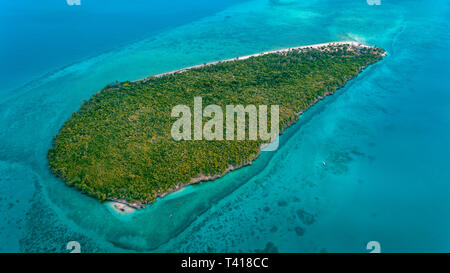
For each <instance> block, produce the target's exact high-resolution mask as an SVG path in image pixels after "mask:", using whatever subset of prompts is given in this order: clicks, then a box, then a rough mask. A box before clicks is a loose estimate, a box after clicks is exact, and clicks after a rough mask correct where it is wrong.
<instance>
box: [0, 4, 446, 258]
mask: <svg viewBox="0 0 450 273" xmlns="http://www.w3.org/2000/svg"><path fill="white" fill-rule="evenodd" d="M86 1H87V0H86ZM86 1H85V2H86ZM449 10H450V9H449V4H448V2H447V1H383V0H382V4H381V5H380V6H369V5H367V3H366V1H363V0H362V1H355V0H352V1H308V2H307V3H305V1H268V0H254V1H247V2H243V3H239V4H235V5H231V6H226V7H223V8H220V9H216V10H214V12H211V13H210V14H209V15H205V16H202V17H201V18H199V19H196V20H193V21H189V22H186V23H182V24H180V25H177V26H173V27H171V28H168V29H165V30H161V31H160V32H158V33H154V34H152V33H150V34H148V35H147V37H146V38H145V39H140V40H138V41H137V42H133V43H131V44H127V45H126V46H123V47H119V48H118V49H115V50H112V51H108V52H107V53H103V54H100V55H96V56H95V57H91V58H86V59H85V60H84V61H81V62H78V63H75V64H73V65H69V66H65V67H64V68H63V69H60V70H58V71H56V72H55V73H50V74H47V75H46V76H44V77H41V78H39V79H37V80H34V81H32V82H31V83H30V84H27V85H25V86H24V87H22V88H19V89H15V90H14V91H4V92H3V93H2V96H1V97H0V128H1V130H0V186H1V189H2V190H1V191H0V198H1V199H0V201H1V202H0V207H1V211H2V213H1V214H0V242H1V244H0V251H60V252H67V250H66V244H67V242H69V241H79V242H80V244H81V250H82V251H106V252H116V251H155V252H166V251H167V252H186V251H193V252H197V251H214V252H239V251H245V252H247V251H249V252H254V251H260V250H265V251H268V250H277V251H279V252H322V251H327V252H340V251H346V252H347V251H349V252H367V250H366V244H367V242H369V241H379V242H380V244H381V250H382V251H385V252H400V251H406V252H433V251H445V252H448V251H450V217H449V215H450V202H449V201H448V199H449V197H450V183H449V182H450V169H449V168H448V163H449V162H450V111H449V109H450V89H449V86H450V78H449V77H448V67H449V65H450V57H449V56H450V55H449V53H448V52H449V50H450V37H449V35H448V33H450V26H449V20H448V18H450V11H449ZM124 35H125V34H124ZM337 40H356V41H361V42H365V43H368V44H371V45H377V46H380V47H383V48H385V49H386V50H387V51H388V56H387V57H386V58H385V59H384V60H383V61H382V62H380V63H378V64H376V65H373V66H372V67H370V68H369V69H367V70H365V71H364V72H363V73H362V74H360V75H359V76H358V77H357V78H355V79H354V80H352V81H351V82H349V83H348V84H347V86H346V87H344V88H343V89H341V90H340V91H338V92H337V94H336V95H334V96H331V97H328V98H326V99H324V100H323V101H321V102H320V103H318V104H316V105H315V106H314V107H312V108H311V109H310V110H308V111H307V112H306V113H305V114H304V115H302V116H301V118H300V120H299V122H298V123H297V124H295V125H294V126H292V127H291V128H289V129H288V130H287V131H286V132H285V134H283V136H282V137H281V147H280V149H279V150H278V151H276V152H272V153H269V152H267V153H263V155H262V156H261V157H260V158H258V159H257V160H256V161H255V162H254V164H253V165H252V166H250V167H245V168H242V169H240V170H238V171H235V172H232V173H230V174H228V175H226V176H225V177H224V178H221V179H218V180H216V181H214V182H207V183H202V184H199V185H195V186H189V187H186V188H185V189H183V190H181V191H179V192H177V193H174V194H171V195H168V196H167V197H165V198H162V199H159V200H158V201H157V202H155V203H154V204H153V205H152V206H150V207H149V208H147V209H145V210H143V211H140V212H138V213H136V214H134V215H132V216H127V217H119V216H118V215H114V214H113V213H112V212H111V210H109V209H108V208H107V206H106V205H105V204H100V203H99V202H98V201H96V200H93V199H92V198H90V197H87V196H85V195H83V194H81V193H80V192H78V191H76V190H74V189H71V188H68V187H66V186H65V185H64V183H63V182H62V181H60V180H59V179H57V178H54V177H53V176H52V175H51V174H50V173H49V171H48V169H47V165H46V164H47V162H46V152H47V150H48V148H49V147H50V145H51V140H52V137H53V136H54V135H55V134H56V133H57V131H58V129H59V128H60V126H61V125H62V124H63V123H64V121H65V120H67V118H68V117H70V115H71V113H72V112H74V111H76V110H77V109H78V107H79V106H80V104H81V103H82V101H83V100H86V99H89V98H90V96H91V95H92V94H94V93H95V92H97V91H98V90H99V89H100V88H102V87H103V86H105V85H106V84H107V83H109V82H111V81H113V80H133V79H138V78H142V77H144V76H147V75H150V74H156V73H161V72H165V71H170V70H174V69H178V68H182V67H185V66H190V65H195V64H200V63H204V62H209V61H214V60H220V59H225V58H232V57H235V56H241V55H247V54H251V53H256V52H260V51H265V50H270V49H276V48H284V47H290V46H298V45H304V44H313V43H321V42H328V41H337ZM90 55H92V54H90ZM74 58H75V57H74ZM61 66H62V65H61ZM18 77H19V76H18ZM30 80H31V76H30ZM24 83H25V82H24ZM323 161H325V162H326V163H327V164H326V165H325V166H323V164H322V162H323Z"/></svg>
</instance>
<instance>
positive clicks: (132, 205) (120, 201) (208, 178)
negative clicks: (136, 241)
mask: <svg viewBox="0 0 450 273" xmlns="http://www.w3.org/2000/svg"><path fill="white" fill-rule="evenodd" d="M338 45H349V46H352V47H355V48H358V47H359V48H361V47H363V48H375V47H374V46H369V45H366V44H362V43H358V42H354V41H339V42H328V43H320V44H312V45H303V46H297V47H289V48H283V49H276V50H270V51H264V52H260V53H255V54H251V55H245V56H240V57H235V58H231V59H225V60H220V61H214V62H209V63H204V64H200V65H194V66H190V67H186V68H182V69H177V70H174V71H169V72H164V73H160V74H156V75H152V76H148V77H145V78H142V79H138V80H135V81H133V82H140V81H143V82H146V81H148V80H150V79H152V78H159V77H163V76H166V75H174V74H177V73H183V72H186V71H188V70H190V69H195V68H201V67H204V66H210V65H215V64H219V63H223V62H232V61H241V60H245V59H249V58H251V57H258V56H262V55H266V54H272V53H277V54H280V53H285V52H289V51H293V50H308V49H326V47H328V46H338ZM386 54H387V53H386V52H384V53H383V54H381V57H384V56H386ZM365 68H367V66H364V67H362V68H361V69H360V70H359V71H358V74H359V72H361V71H362V70H364V69H365ZM358 74H357V75H358ZM352 78H353V77H352ZM352 78H350V79H348V80H351V79H352ZM348 80H347V82H348ZM347 82H345V83H344V84H343V85H341V86H337V88H336V90H334V91H333V92H329V91H327V92H326V93H325V95H324V96H319V97H317V98H316V99H315V100H314V101H313V102H312V103H311V104H310V105H308V107H307V108H305V109H303V110H301V111H299V112H298V113H297V119H295V120H293V121H292V122H291V123H289V124H286V126H285V127H284V128H282V129H281V130H280V133H279V134H280V135H282V134H283V131H284V130H285V129H286V128H288V127H290V126H292V125H293V124H295V123H296V122H297V121H298V117H299V116H301V115H302V114H303V113H304V112H305V111H307V110H308V109H309V108H310V107H311V106H313V105H315V104H316V103H317V102H318V101H320V100H322V99H324V98H325V97H326V96H329V95H333V94H334V92H335V91H337V90H339V89H341V88H342V87H344V86H345V84H346V83H347ZM260 154H261V148H260V150H259V152H258V153H257V154H256V156H255V157H254V158H253V159H251V160H249V162H247V163H245V164H242V165H239V166H233V165H229V167H228V168H227V169H226V170H225V171H224V172H223V173H221V174H215V175H208V176H206V175H204V174H202V175H200V176H198V177H193V178H191V180H190V182H188V183H185V184H182V185H177V186H176V188H175V189H173V190H171V191H167V192H164V193H158V195H157V197H158V198H163V197H164V196H166V195H167V194H169V193H172V192H175V191H178V190H180V189H182V188H183V187H185V186H189V185H193V184H197V183H200V182H203V181H214V180H216V179H218V178H221V177H223V176H224V175H226V174H227V173H229V172H231V171H234V170H237V169H240V168H242V167H245V166H248V165H252V163H253V161H254V160H255V159H257V158H258V157H259V155H260ZM106 200H108V201H112V202H115V203H117V204H120V205H124V206H128V207H130V208H131V209H132V210H134V209H137V210H139V209H143V208H146V207H147V205H150V204H151V203H153V202H154V201H152V202H148V203H142V202H139V201H136V202H128V201H126V200H124V199H117V198H107V199H106ZM155 200H156V199H155ZM114 207H117V206H115V205H113V208H114ZM122 209H123V208H122ZM131 213H132V212H131Z"/></svg>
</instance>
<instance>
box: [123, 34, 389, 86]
mask: <svg viewBox="0 0 450 273" xmlns="http://www.w3.org/2000/svg"><path fill="white" fill-rule="evenodd" d="M337 45H350V46H354V47H365V48H375V47H374V46H369V45H366V44H363V43H358V42H354V41H338V42H328V43H320V44H311V45H303V46H296V47H288V48H282V49H274V50H268V51H263V52H259V53H255V54H250V55H245V56H238V57H234V58H230V59H224V60H219V61H213V62H209V63H204V64H198V65H193V66H189V67H184V68H180V69H177V70H173V71H168V72H164V73H160V74H156V75H151V76H148V77H145V78H142V79H138V80H134V81H132V82H140V81H143V82H146V81H148V80H150V79H152V78H159V77H163V76H166V75H173V74H177V73H183V72H186V71H188V70H191V69H195V68H202V67H205V66H210V65H215V64H219V63H225V62H233V61H242V60H246V59H249V58H251V57H258V56H263V55H267V54H272V53H285V52H289V51H292V50H302V49H320V48H324V47H327V46H337ZM382 56H383V57H384V56H386V52H385V53H384V54H383V55H382Z"/></svg>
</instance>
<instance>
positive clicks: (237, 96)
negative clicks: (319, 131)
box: [48, 42, 386, 208]
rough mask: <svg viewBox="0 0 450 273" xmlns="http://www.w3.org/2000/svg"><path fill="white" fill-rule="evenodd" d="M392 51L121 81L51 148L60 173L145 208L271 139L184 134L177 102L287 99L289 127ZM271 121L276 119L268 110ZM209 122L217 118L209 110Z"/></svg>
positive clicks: (337, 52) (361, 48)
mask: <svg viewBox="0 0 450 273" xmlns="http://www.w3.org/2000/svg"><path fill="white" fill-rule="evenodd" d="M385 55H386V52H385V51H384V50H383V49H381V48H377V47H373V46H367V45H363V44H359V43H356V42H333V43H326V44H318V45H310V46H301V47H294V48H286V49H281V50H273V51H268V52H263V53H258V54H254V55H249V56H243V57H236V58H233V59H229V60H223V61H217V62H213V63H206V64H202V65H197V66H194V67H190V68H185V69H181V70H177V71H172V72H168V73H163V74H159V75H154V76H150V77H147V78H144V79H141V80H137V81H125V82H115V83H112V84H109V85H107V86H106V87H105V88H103V89H102V90H100V91H99V92H97V93H96V94H94V95H93V96H92V98H91V99H90V100H88V101H85V102H84V103H83V104H82V105H81V107H80V109H79V110H78V111H77V112H75V113H73V114H72V116H71V118H70V119H69V120H67V121H66V122H65V123H64V125H63V126H62V128H61V129H60V131H59V132H58V134H57V135H56V136H55V138H54V140H53V145H52V147H51V149H50V150H49V151H48V164H49V167H50V169H51V171H52V172H53V173H54V174H55V175H56V176H58V177H60V178H62V179H63V180H64V181H65V183H66V184H67V185H69V186H73V187H75V188H77V189H79V190H81V191H82V192H84V193H86V194H88V195H90V196H93V197H95V198H97V199H99V200H101V201H105V200H111V201H115V202H118V203H123V204H126V205H127V206H130V207H133V208H141V207H144V206H145V205H147V204H150V203H152V202H153V201H155V199H156V198H158V197H162V196H164V195H166V194H167V193H170V192H173V191H175V190H177V189H180V188H181V187H183V186H185V185H189V184H193V183H198V182H200V181H208V180H214V179H216V178H219V177H221V176H223V175H225V174H226V173H227V172H229V171H232V170H234V169H237V168H240V167H242V166H246V165H250V164H251V163H252V161H253V160H254V159H255V158H257V157H258V155H259V154H260V149H261V145H263V144H264V141H262V140H259V139H257V140H250V139H244V140H236V139H232V140H206V139H203V140H175V139H174V138H173V137H172V135H171V126H172V124H173V123H174V121H175V120H176V119H175V118H174V117H173V116H172V115H171V111H172V109H173V107H174V106H176V105H180V104H181V105H189V106H193V104H194V98H195V97H201V98H202V100H203V104H204V105H208V104H209V105H212V104H214V105H218V106H220V107H225V105H244V106H245V105H256V106H258V105H278V106H279V127H280V128H279V132H280V133H282V132H283V130H284V129H286V128H287V127H288V126H290V125H291V124H293V123H295V122H296V121H297V120H298V117H299V115H300V114H301V113H303V112H304V111H305V110H306V109H308V108H309V107H310V106H311V105H313V104H314V103H316V102H317V101H318V100H320V99H322V98H324V97H325V96H327V95H331V94H333V93H334V92H335V91H336V90H337V89H339V88H341V87H343V86H344V85H345V84H346V82H347V81H349V80H350V79H352V78H353V77H355V76H356V75H358V73H360V72H361V71H362V70H363V69H364V68H366V67H367V66H369V65H371V64H373V63H375V62H377V61H379V60H381V59H382V58H383V56H385ZM269 118H270V117H269ZM203 119H204V120H203V122H206V121H207V120H208V119H207V118H205V117H203Z"/></svg>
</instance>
